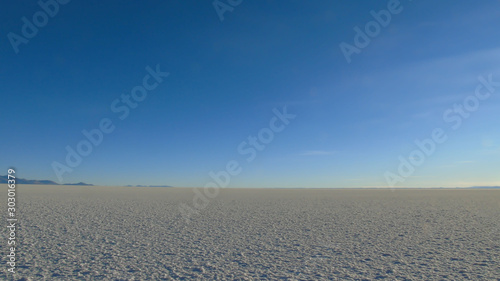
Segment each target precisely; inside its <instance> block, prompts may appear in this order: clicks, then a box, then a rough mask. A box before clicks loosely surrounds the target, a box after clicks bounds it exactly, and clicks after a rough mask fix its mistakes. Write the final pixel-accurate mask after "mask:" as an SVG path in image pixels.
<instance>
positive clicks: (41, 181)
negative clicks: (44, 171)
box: [0, 176, 93, 186]
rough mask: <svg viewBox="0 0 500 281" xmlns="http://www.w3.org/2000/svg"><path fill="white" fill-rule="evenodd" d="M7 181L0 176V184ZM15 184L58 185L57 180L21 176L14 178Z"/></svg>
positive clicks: (5, 177)
mask: <svg viewBox="0 0 500 281" xmlns="http://www.w3.org/2000/svg"><path fill="white" fill-rule="evenodd" d="M7 182H8V177H7V176H0V184H1V183H7ZM16 184H50V185H60V184H58V183H57V182H54V181H49V180H27V179H22V178H16ZM64 185H86V186H93V184H88V183H84V182H79V183H65V184H64Z"/></svg>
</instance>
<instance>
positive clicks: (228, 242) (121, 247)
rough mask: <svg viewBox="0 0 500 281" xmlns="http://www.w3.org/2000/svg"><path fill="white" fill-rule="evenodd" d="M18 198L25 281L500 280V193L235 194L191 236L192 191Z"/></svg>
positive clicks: (55, 190)
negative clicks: (181, 208) (181, 210)
mask: <svg viewBox="0 0 500 281" xmlns="http://www.w3.org/2000/svg"><path fill="white" fill-rule="evenodd" d="M2 196H5V195H4V194H0V202H5V200H4V199H5V198H3V197H2ZM18 198H19V202H20V203H19V213H18V216H19V226H20V228H19V242H20V248H19V251H18V254H19V264H18V270H17V272H18V273H17V274H16V275H15V279H14V280H177V279H178V280H192V279H194V280H207V279H218V280H275V279H280V278H281V279H289V280H376V279H385V280H443V279H451V280H465V279H471V280H500V279H499V277H498V276H499V272H500V245H499V239H498V228H499V224H498V216H499V214H500V205H499V203H498V202H500V192H499V191H495V190H397V191H395V192H391V191H390V190H303V189H301V190H263V189H259V190H250V189H240V190H235V189H225V190H221V193H220V195H219V196H218V197H217V198H215V199H214V200H213V201H212V202H211V205H210V206H209V207H208V208H207V209H205V210H203V211H201V212H200V214H199V215H197V216H193V217H192V221H191V223H190V224H186V223H185V220H183V219H182V217H181V216H180V215H179V214H178V204H179V203H180V202H188V201H189V200H191V199H192V191H191V190H190V189H175V188H168V189H158V188H124V187H116V188H114V187H91V188H89V187H72V188H68V187H57V186H22V188H19V191H18ZM1 235H2V236H1V239H3V240H4V241H5V238H6V237H5V233H4V232H2V233H1ZM5 258H6V257H5V256H2V257H1V262H2V264H5ZM6 274H7V272H6V269H5V267H4V268H3V269H2V271H1V272H0V279H7V276H6Z"/></svg>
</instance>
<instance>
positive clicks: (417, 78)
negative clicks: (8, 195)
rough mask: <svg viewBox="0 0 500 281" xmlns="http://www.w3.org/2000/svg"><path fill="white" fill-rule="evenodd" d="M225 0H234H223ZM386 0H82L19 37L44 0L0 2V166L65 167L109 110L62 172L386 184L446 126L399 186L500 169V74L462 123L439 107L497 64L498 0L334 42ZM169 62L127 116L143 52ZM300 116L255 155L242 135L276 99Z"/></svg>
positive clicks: (23, 171)
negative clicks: (19, 40) (236, 166)
mask: <svg viewBox="0 0 500 281" xmlns="http://www.w3.org/2000/svg"><path fill="white" fill-rule="evenodd" d="M224 2H225V1H224ZM387 2H388V1H249V0H244V1H243V2H242V3H241V4H240V5H239V6H237V7H235V8H234V10H233V12H227V13H225V14H224V21H220V20H219V17H218V16H217V13H216V12H215V9H214V7H213V6H212V1H72V2H70V3H68V4H66V5H63V6H61V7H60V11H59V13H58V14H57V15H56V16H55V17H54V18H50V20H49V22H48V24H47V25H46V26H44V27H42V28H40V30H39V32H38V34H37V35H36V36H35V37H33V38H31V39H29V42H28V43H27V44H21V45H20V46H19V53H18V54H16V53H15V52H14V50H13V48H12V46H11V44H10V43H9V39H8V37H7V35H8V34H9V32H14V33H17V34H21V27H22V25H23V22H22V21H21V18H22V17H27V18H29V19H31V18H32V16H33V14H34V13H35V12H37V11H39V10H40V7H39V6H38V4H37V3H36V1H8V2H5V3H3V8H2V10H1V11H0V18H1V20H2V25H1V26H0V34H1V35H2V38H3V40H1V41H0V62H1V66H0V93H1V95H2V97H3V98H2V100H3V107H2V111H1V112H0V116H1V118H0V122H1V123H0V124H1V138H0V147H1V150H0V161H1V165H0V169H2V170H3V171H4V172H3V173H2V172H1V170H0V174H6V173H7V172H6V170H7V168H9V167H15V168H16V169H17V171H18V176H19V177H23V178H33V179H50V180H57V177H56V175H55V173H54V171H53V169H52V167H51V164H52V163H53V161H58V162H61V163H64V161H65V160H64V159H65V156H66V151H65V147H66V146H67V145H70V146H72V147H75V146H76V144H77V143H78V142H79V141H80V140H82V139H83V135H82V133H81V131H82V130H83V129H87V130H90V129H93V128H97V127H98V123H99V121H100V120H101V119H102V118H110V119H111V120H112V121H113V124H114V125H115V126H116V129H115V131H114V132H112V133H111V134H109V135H105V137H104V140H103V142H102V144H100V145H99V146H97V147H95V148H94V149H93V152H92V153H91V154H90V155H89V156H87V157H84V158H83V162H82V164H81V165H79V166H78V167H76V168H74V170H73V171H72V172H71V173H67V174H65V175H64V182H79V181H84V182H89V183H93V184H97V185H127V184H132V185H136V184H140V185H173V186H183V187H184V186H185V187H196V186H203V185H204V184H205V183H207V182H209V181H210V177H209V175H208V173H209V172H210V171H219V170H222V169H224V167H225V165H226V163H227V162H228V161H230V160H236V161H238V162H239V163H241V166H242V169H243V171H242V172H241V174H239V175H238V176H235V177H232V178H231V183H230V185H229V186H231V187H368V186H386V185H387V184H386V180H385V178H384V173H385V172H386V171H393V172H396V170H397V168H398V165H399V159H398V157H399V156H400V155H402V156H403V157H407V156H408V154H409V153H410V152H411V151H412V150H414V149H415V148H416V147H415V144H414V143H413V142H414V140H415V139H423V138H428V137H430V136H431V132H432V130H433V129H434V128H437V127H440V128H443V129H444V130H445V131H446V133H447V135H448V140H447V141H446V142H445V143H443V144H440V145H438V147H437V149H436V152H435V153H434V154H432V155H431V156H430V157H428V158H427V159H426V161H425V163H424V164H423V165H421V166H420V167H418V168H417V169H416V171H415V172H414V174H413V175H412V176H410V177H408V178H407V180H406V181H405V182H404V183H401V184H399V185H398V186H408V187H435V186H444V187H454V186H473V185H500V176H499V173H498V171H499V166H500V165H499V163H500V161H499V158H500V118H499V117H500V88H499V89H498V90H497V91H496V92H495V93H494V94H493V95H491V97H490V98H489V99H487V100H485V101H482V102H481V104H480V106H479V108H478V110H477V111H475V112H473V113H472V114H471V117H470V118H468V119H466V120H464V123H463V124H462V126H461V127H460V128H459V129H457V130H452V129H451V124H450V123H447V122H445V121H444V120H443V113H444V112H445V111H446V110H447V109H448V108H452V107H453V105H454V104H459V103H462V102H463V100H464V99H465V98H466V97H467V96H469V95H472V94H473V93H474V90H475V88H476V86H477V85H478V83H479V82H478V80H477V77H478V76H479V75H482V76H485V77H486V76H488V75H489V74H492V75H493V80H494V81H500V36H499V32H498V27H499V26H500V2H499V1H493V0H490V1H480V2H473V1H412V2H411V1H407V0H402V1H401V6H402V7H403V10H402V12H401V13H399V14H397V15H393V16H392V20H391V23H390V24H389V26H388V27H386V28H382V30H381V32H380V34H379V35H378V36H377V37H376V38H374V39H373V40H372V42H371V43H370V44H369V45H368V46H367V47H366V48H364V49H362V51H361V53H360V54H355V55H353V56H352V62H351V63H350V64H349V63H347V62H346V59H345V58H344V56H343V54H342V52H341V51H340V48H339V44H340V43H341V42H346V43H349V44H352V43H353V38H354V34H355V33H354V30H353V28H354V27H355V26H359V27H362V28H363V27H364V26H365V24H366V23H367V22H369V21H371V20H372V16H371V15H370V11H371V10H375V11H379V10H381V9H385V8H386V6H387ZM157 64H159V65H160V66H161V70H162V71H167V72H169V73H170V76H169V77H168V78H166V79H165V81H164V82H163V83H161V84H160V85H159V86H158V88H156V89H155V90H154V91H152V92H150V93H149V94H148V97H147V98H146V99H145V100H144V101H143V102H141V103H140V104H139V106H138V107H137V108H136V109H133V110H132V111H131V112H130V115H129V116H128V117H127V118H126V119H124V120H123V121H122V120H120V119H119V118H118V115H117V114H115V113H113V112H112V111H111V110H110V105H111V103H112V101H113V100H115V99H116V98H119V97H120V95H121V94H124V93H129V92H130V90H131V89H132V88H133V87H135V86H137V85H140V84H141V82H142V78H143V77H144V75H145V74H146V71H145V67H146V66H148V65H149V66H152V67H154V66H155V65H157ZM285 105H286V106H288V112H290V113H292V114H295V115H297V117H296V118H295V119H294V120H292V122H291V123H290V124H289V125H288V126H287V127H286V129H285V130H284V131H283V132H281V133H278V134H276V136H275V138H274V140H273V141H272V142H271V143H270V144H269V145H268V146H267V147H266V148H265V149H264V150H263V151H260V152H259V153H258V155H257V157H256V158H255V160H254V161H252V162H250V163H248V162H246V161H245V156H242V155H240V154H238V152H237V147H238V145H239V144H240V143H241V142H242V141H245V140H246V139H247V137H248V136H249V135H255V134H257V132H258V131H259V130H260V129H261V128H264V127H266V126H268V123H269V120H270V119H271V118H272V116H273V112H272V110H273V108H275V107H277V108H279V109H281V108H282V107H283V106H285Z"/></svg>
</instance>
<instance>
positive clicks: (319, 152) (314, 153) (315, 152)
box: [300, 150, 337, 156]
mask: <svg viewBox="0 0 500 281" xmlns="http://www.w3.org/2000/svg"><path fill="white" fill-rule="evenodd" d="M336 153H337V151H327V150H307V151H304V152H302V153H301V154H300V155H302V156H318V155H333V154H336Z"/></svg>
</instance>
